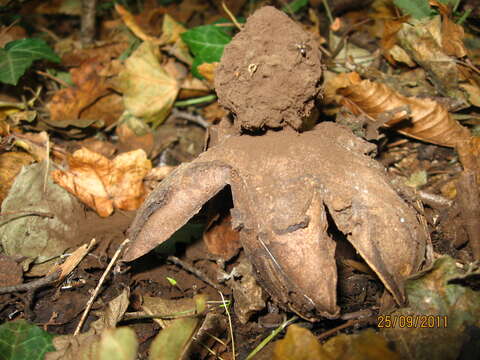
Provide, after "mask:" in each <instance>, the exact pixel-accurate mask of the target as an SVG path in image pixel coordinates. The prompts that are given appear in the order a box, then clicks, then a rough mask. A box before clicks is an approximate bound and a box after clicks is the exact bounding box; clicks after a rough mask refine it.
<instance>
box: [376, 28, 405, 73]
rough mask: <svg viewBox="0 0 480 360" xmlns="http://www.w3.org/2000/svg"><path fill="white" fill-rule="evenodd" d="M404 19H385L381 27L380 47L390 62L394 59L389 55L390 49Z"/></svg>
mask: <svg viewBox="0 0 480 360" xmlns="http://www.w3.org/2000/svg"><path fill="white" fill-rule="evenodd" d="M404 21H405V19H400V20H386V21H385V23H384V27H383V34H382V39H381V40H380V47H381V49H382V51H383V54H384V56H385V58H386V59H387V60H388V61H390V62H391V63H392V64H394V63H395V60H394V59H393V58H392V56H391V55H390V50H391V49H392V48H393V46H394V45H396V43H397V32H398V31H399V30H400V29H401V27H402V24H403V23H404Z"/></svg>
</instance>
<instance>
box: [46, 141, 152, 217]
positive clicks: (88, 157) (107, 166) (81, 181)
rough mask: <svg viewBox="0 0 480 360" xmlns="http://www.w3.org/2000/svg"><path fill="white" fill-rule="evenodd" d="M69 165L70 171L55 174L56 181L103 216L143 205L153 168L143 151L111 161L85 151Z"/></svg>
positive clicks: (73, 158) (77, 155) (82, 150)
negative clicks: (148, 174) (116, 209)
mask: <svg viewBox="0 0 480 360" xmlns="http://www.w3.org/2000/svg"><path fill="white" fill-rule="evenodd" d="M68 164H69V170H68V171H62V170H55V171H53V173H52V176H53V179H54V181H55V182H56V183H57V184H59V185H60V186H62V187H63V188H65V189H66V190H68V191H69V192H71V193H72V194H73V195H75V196H76V197H77V198H79V199H80V200H81V201H82V202H83V203H84V204H86V205H88V206H89V207H91V208H92V209H94V210H95V211H96V212H97V213H98V214H99V215H100V216H104V217H105V216H109V215H110V214H111V213H112V211H113V208H114V206H115V207H116V208H118V209H122V210H135V209H137V208H138V207H139V206H140V204H141V203H142V201H143V198H144V188H143V182H142V180H143V178H144V177H145V176H146V175H147V173H148V172H149V171H150V169H151V168H152V165H151V163H150V160H148V159H147V156H146V154H145V152H144V151H143V150H136V151H130V152H128V153H124V154H121V155H118V156H117V157H116V158H115V159H113V160H109V159H107V158H106V157H104V156H103V155H100V154H97V153H95V152H93V151H91V150H88V149H86V148H82V149H80V150H77V151H75V152H74V153H73V155H72V156H70V157H69V159H68Z"/></svg>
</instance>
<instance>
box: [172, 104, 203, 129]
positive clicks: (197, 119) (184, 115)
mask: <svg viewBox="0 0 480 360" xmlns="http://www.w3.org/2000/svg"><path fill="white" fill-rule="evenodd" d="M170 116H172V117H177V118H180V119H184V120H188V121H190V122H193V123H195V124H197V125H200V126H201V127H203V128H205V129H207V128H209V127H210V124H209V123H208V122H207V121H206V120H205V119H204V118H203V117H202V116H201V115H194V114H190V113H189V112H186V111H180V110H178V109H176V108H173V109H172V115H170Z"/></svg>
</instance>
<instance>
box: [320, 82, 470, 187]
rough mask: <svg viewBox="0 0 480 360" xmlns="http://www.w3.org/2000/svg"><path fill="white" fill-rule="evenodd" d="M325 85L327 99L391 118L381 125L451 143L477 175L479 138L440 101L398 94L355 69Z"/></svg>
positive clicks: (431, 141)
mask: <svg viewBox="0 0 480 360" xmlns="http://www.w3.org/2000/svg"><path fill="white" fill-rule="evenodd" d="M327 88H328V90H327V91H326V92H327V94H328V97H329V99H330V100H333V99H335V101H338V102H341V103H343V104H344V105H345V106H347V107H348V108H349V109H350V110H351V111H352V112H353V113H355V114H365V115H367V116H369V117H370V118H373V119H375V120H378V118H379V117H380V116H382V115H384V114H388V115H389V116H391V118H390V120H389V121H387V122H386V123H385V124H384V125H386V126H389V127H392V128H393V129H394V130H396V131H398V132H399V133H402V134H404V135H407V136H410V137H412V138H415V139H418V140H422V141H426V142H430V143H433V144H437V145H443V146H449V147H454V148H455V149H456V150H457V152H458V154H459V157H460V161H461V162H462V165H463V167H464V169H468V170H470V171H473V172H474V173H475V174H476V175H477V178H478V179H480V138H479V137H474V136H472V135H471V134H470V131H469V130H468V129H467V128H466V127H464V126H462V125H460V124H459V123H458V122H457V121H456V120H455V119H453V117H452V115H451V114H450V113H449V112H448V110H447V109H446V108H445V107H444V106H443V105H441V104H440V103H438V102H436V101H434V100H431V99H420V98H415V97H406V96H403V95H400V94H399V93H398V92H396V91H394V90H392V89H391V88H389V87H388V86H387V85H385V84H382V83H376V82H371V81H369V80H361V79H360V77H359V76H358V74H357V73H349V74H341V75H338V76H337V77H336V78H334V79H332V81H330V82H329V85H328V86H327ZM338 95H340V97H338Z"/></svg>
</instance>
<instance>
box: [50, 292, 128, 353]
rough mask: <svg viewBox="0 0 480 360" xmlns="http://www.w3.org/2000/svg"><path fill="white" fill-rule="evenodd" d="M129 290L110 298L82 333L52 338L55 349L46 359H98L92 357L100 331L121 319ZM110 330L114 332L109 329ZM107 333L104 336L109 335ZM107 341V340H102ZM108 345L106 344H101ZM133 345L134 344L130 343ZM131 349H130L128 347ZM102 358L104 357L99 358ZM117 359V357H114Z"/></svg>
mask: <svg viewBox="0 0 480 360" xmlns="http://www.w3.org/2000/svg"><path fill="white" fill-rule="evenodd" d="M129 295H130V292H129V290H128V289H125V290H123V292H122V293H121V294H120V295H118V296H117V297H116V298H114V299H113V300H111V301H110V302H109V303H108V304H107V306H106V308H105V309H104V310H103V311H102V312H97V313H96V315H97V316H98V319H97V320H95V321H93V322H92V323H90V328H89V330H88V331H86V332H84V333H80V334H78V335H76V336H73V335H60V336H56V337H55V338H54V339H53V345H54V346H55V349H56V351H53V352H50V353H48V354H47V355H46V357H45V359H46V360H57V359H58V360H60V359H61V360H77V359H99V358H98V357H94V356H97V355H98V352H99V350H100V349H101V346H102V344H101V342H102V339H104V338H105V337H102V333H103V332H104V331H107V330H108V329H113V328H115V326H116V325H117V323H118V322H119V321H120V320H122V317H123V315H124V314H125V311H126V310H127V308H128V305H129V301H128V298H129ZM111 331H112V332H114V333H115V332H116V331H114V330H111ZM110 335H113V334H109V333H107V335H106V337H110ZM127 340H128V341H129V342H131V341H132V338H131V336H130V335H128V334H127ZM105 341H107V342H108V341H109V340H104V342H105ZM103 346H108V345H103ZM132 346H134V345H132ZM130 350H131V349H130ZM101 359H104V358H101ZM114 359H118V357H114Z"/></svg>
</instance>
